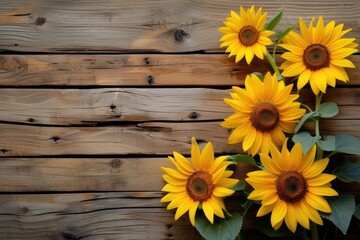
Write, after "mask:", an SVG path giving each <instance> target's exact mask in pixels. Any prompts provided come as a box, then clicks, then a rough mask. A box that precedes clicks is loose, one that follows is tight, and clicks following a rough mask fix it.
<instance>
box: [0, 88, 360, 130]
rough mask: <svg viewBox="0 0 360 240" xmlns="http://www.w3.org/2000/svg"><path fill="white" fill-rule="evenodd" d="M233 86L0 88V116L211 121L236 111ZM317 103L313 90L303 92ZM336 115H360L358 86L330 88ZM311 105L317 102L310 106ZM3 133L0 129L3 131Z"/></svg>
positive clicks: (44, 121) (86, 121)
mask: <svg viewBox="0 0 360 240" xmlns="http://www.w3.org/2000/svg"><path fill="white" fill-rule="evenodd" d="M231 91H232V90H228V89H227V90H220V89H210V88H150V89H146V88H96V89H7V88H3V89H0V121H3V122H11V123H23V124H37V125H39V124H41V125H97V124H101V123H111V122H113V123H114V122H118V123H120V122H130V121H133V122H144V121H145V122H146V121H184V122H185V121H213V120H217V121H220V120H223V119H224V118H226V117H227V116H229V115H230V114H232V113H233V111H232V110H231V109H230V108H229V107H228V106H227V105H226V104H225V103H224V101H223V99H224V98H230V94H229V93H230V92H231ZM301 95H302V96H303V101H304V103H306V104H307V105H309V106H312V105H313V102H314V101H313V100H314V99H313V96H312V95H311V90H310V89H304V90H302V91H301ZM324 101H334V102H336V103H337V104H338V105H339V108H340V113H339V114H338V116H337V117H336V119H347V120H360V119H359V118H360V117H359V116H360V102H359V91H358V89H356V88H337V89H331V88H329V90H328V92H327V94H326V95H324ZM312 107H313V106H312ZM0 136H1V133H0Z"/></svg>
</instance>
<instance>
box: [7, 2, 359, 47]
mask: <svg viewBox="0 0 360 240" xmlns="http://www.w3.org/2000/svg"><path fill="white" fill-rule="evenodd" d="M240 4H242V5H243V6H246V7H248V6H250V5H252V4H254V5H256V6H263V9H264V11H268V12H269V16H270V17H271V16H274V15H275V14H277V12H279V10H285V11H284V15H285V16H284V19H283V21H282V22H281V24H280V25H279V27H278V29H284V28H285V27H286V26H289V25H293V24H295V23H296V22H297V21H298V19H299V17H303V18H304V19H305V20H307V21H308V20H309V19H310V18H311V17H312V16H319V15H323V16H324V18H325V19H332V20H335V21H336V22H338V23H340V22H342V23H345V26H346V27H347V28H352V29H353V31H352V32H351V33H350V34H349V36H352V37H355V36H359V35H360V29H359V22H358V19H359V17H360V3H359V1H358V0H344V1H341V2H339V1H338V0H327V1H318V2H317V3H316V4H314V2H313V1H311V0H305V1H301V2H299V1H297V0H291V1H286V2H285V1H259V0H257V1H243V2H241V3H240V2H239V1H222V0H215V1H210V2H209V1H207V0H199V1H190V0H182V1H179V0H170V1H168V0H161V1H156V2H154V1H147V0H140V1H125V0H122V1H117V0H111V1H103V2H101V4H99V2H98V1H94V0H84V1H75V2H74V1H71V0H67V1H55V0H53V1H48V0H33V1H25V0H13V1H6V0H2V1H1V5H2V7H1V9H0V22H1V25H0V26H1V29H2V30H3V31H0V49H1V50H10V51H23V52H34V51H35V52H79V51H87V52H89V51H90V52H99V51H100V52H104V51H108V52H129V51H133V52H136V51H147V52H159V51H160V52H189V51H198V50H218V48H219V41H218V39H219V38H220V36H221V34H220V32H218V31H217V29H218V28H219V27H221V26H222V25H223V23H222V22H223V20H224V19H225V18H226V17H227V16H228V15H229V12H230V10H231V9H234V10H236V11H239V10H238V9H239V5H240ZM299 13H300V14H301V15H300V14H299ZM329 21H330V20H329ZM177 30H180V31H177Z"/></svg>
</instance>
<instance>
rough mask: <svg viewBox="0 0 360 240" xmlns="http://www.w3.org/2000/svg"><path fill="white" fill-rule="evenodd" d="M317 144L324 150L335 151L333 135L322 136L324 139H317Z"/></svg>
mask: <svg viewBox="0 0 360 240" xmlns="http://www.w3.org/2000/svg"><path fill="white" fill-rule="evenodd" d="M317 143H318V146H319V147H320V148H321V149H322V150H324V151H335V137H334V136H324V140H319V141H318V142H317Z"/></svg>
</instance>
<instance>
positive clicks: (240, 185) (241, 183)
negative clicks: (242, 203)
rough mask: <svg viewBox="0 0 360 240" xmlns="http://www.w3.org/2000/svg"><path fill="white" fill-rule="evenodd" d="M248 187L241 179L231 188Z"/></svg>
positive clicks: (238, 189)
mask: <svg viewBox="0 0 360 240" xmlns="http://www.w3.org/2000/svg"><path fill="white" fill-rule="evenodd" d="M245 187H246V182H245V181H244V180H243V179H241V180H240V181H239V182H238V183H237V184H236V185H235V186H233V187H232V188H231V189H232V190H234V191H242V190H244V189H245Z"/></svg>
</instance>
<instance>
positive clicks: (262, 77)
mask: <svg viewBox="0 0 360 240" xmlns="http://www.w3.org/2000/svg"><path fill="white" fill-rule="evenodd" d="M250 75H255V76H257V77H258V78H259V79H260V80H261V81H263V80H264V78H265V77H264V75H263V74H262V73H260V72H253V73H251V74H250Z"/></svg>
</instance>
